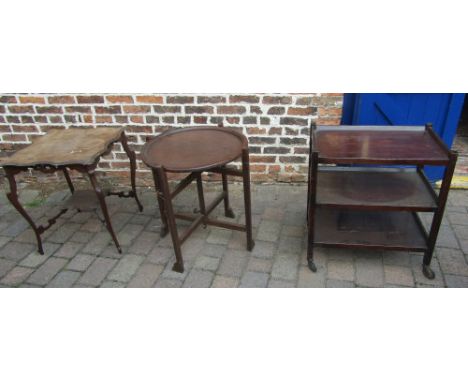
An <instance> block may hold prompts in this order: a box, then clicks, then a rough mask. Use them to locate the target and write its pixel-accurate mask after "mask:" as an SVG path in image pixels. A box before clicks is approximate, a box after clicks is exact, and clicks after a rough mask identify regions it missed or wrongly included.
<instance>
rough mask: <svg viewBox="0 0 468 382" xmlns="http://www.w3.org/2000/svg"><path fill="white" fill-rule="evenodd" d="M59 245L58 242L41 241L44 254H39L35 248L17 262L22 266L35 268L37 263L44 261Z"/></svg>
mask: <svg viewBox="0 0 468 382" xmlns="http://www.w3.org/2000/svg"><path fill="white" fill-rule="evenodd" d="M59 246H60V245H59V244H53V243H43V248H44V255H41V254H39V252H37V249H34V250H33V252H32V253H30V254H29V255H28V256H27V257H25V258H24V259H23V260H22V261H21V262H20V263H19V265H21V266H23V267H30V268H37V267H38V266H39V265H41V264H43V263H45V262H46V261H47V259H48V258H49V257H50V256H52V255H53V254H54V253H55V252H56V250H57V248H58V247H59Z"/></svg>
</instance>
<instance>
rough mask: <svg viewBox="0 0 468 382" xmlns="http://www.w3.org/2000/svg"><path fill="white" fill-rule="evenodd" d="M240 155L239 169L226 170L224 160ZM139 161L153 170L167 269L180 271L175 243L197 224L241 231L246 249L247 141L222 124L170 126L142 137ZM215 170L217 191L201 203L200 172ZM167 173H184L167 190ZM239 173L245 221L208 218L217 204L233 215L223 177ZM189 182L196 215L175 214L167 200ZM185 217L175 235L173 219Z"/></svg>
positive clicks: (249, 233)
mask: <svg viewBox="0 0 468 382" xmlns="http://www.w3.org/2000/svg"><path fill="white" fill-rule="evenodd" d="M239 157H241V158H242V170H235V169H229V168H227V167H225V165H226V164H228V163H229V162H232V161H233V160H235V159H237V158H239ZM142 160H143V162H144V163H145V164H146V165H147V166H149V167H150V168H151V169H152V171H153V177H154V184H155V188H156V193H157V198H158V204H159V210H160V213H161V220H162V224H163V228H162V232H161V236H163V235H165V234H166V233H167V231H169V232H170V234H171V238H172V244H173V246H174V252H175V257H176V262H175V263H174V266H173V268H172V269H173V270H174V271H176V272H184V261H183V258H182V251H181V245H182V244H183V243H184V242H185V241H186V240H187V239H188V238H189V237H190V235H191V234H192V233H193V232H194V231H195V229H197V228H198V226H200V225H201V224H203V225H204V226H206V225H213V226H217V227H221V228H226V229H233V230H237V231H243V232H246V236H247V249H248V250H252V248H253V246H254V242H253V239H252V217H251V205H250V172H249V151H248V141H247V138H245V137H244V136H243V135H242V134H240V133H238V132H236V131H235V130H231V129H226V128H224V127H222V126H221V127H199V128H189V129H183V130H175V131H171V132H168V133H164V134H161V135H159V136H158V137H156V138H154V139H153V140H150V141H147V142H146V144H145V145H144V147H143V150H142ZM204 171H210V172H216V173H220V174H221V178H222V185H223V191H222V192H221V194H219V195H218V196H217V197H216V198H215V199H214V200H213V201H212V202H211V203H210V204H208V205H206V204H205V197H204V193H203V182H202V172H204ZM167 172H189V173H190V174H189V175H188V176H187V177H186V178H184V179H183V180H182V181H180V182H179V184H178V185H177V186H176V187H175V189H174V191H172V192H171V191H170V189H169V183H168V180H167V174H166V173H167ZM228 175H234V176H242V178H243V184H244V204H245V215H246V217H245V225H240V224H236V223H228V222H222V221H219V220H214V219H210V218H209V214H210V213H211V212H212V211H213V210H214V209H215V208H216V206H218V205H219V204H220V203H221V202H223V203H224V213H225V215H226V216H227V217H231V218H232V217H234V213H233V212H232V209H231V206H230V203H229V190H228V181H227V176H228ZM193 180H196V181H197V193H198V204H199V210H198V211H196V212H198V214H197V215H186V214H179V213H175V212H174V209H173V206H172V199H173V198H174V197H176V196H177V195H178V194H179V193H180V192H182V191H183V190H184V189H185V188H186V187H187V186H188V185H189V184H190V183H191V182H192V181H193ZM176 218H177V219H183V220H187V221H191V222H192V223H191V224H190V226H189V227H188V228H187V229H186V230H185V231H184V232H183V233H182V234H181V235H180V236H179V233H178V231H177V225H176V220H175V219H176Z"/></svg>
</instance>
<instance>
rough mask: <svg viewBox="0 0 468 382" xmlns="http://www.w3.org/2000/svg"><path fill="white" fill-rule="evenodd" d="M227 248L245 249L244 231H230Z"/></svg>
mask: <svg viewBox="0 0 468 382" xmlns="http://www.w3.org/2000/svg"><path fill="white" fill-rule="evenodd" d="M227 247H228V248H229V249H245V248H247V239H246V235H245V232H238V231H234V232H232V235H231V239H230V240H229V243H228V245H227Z"/></svg>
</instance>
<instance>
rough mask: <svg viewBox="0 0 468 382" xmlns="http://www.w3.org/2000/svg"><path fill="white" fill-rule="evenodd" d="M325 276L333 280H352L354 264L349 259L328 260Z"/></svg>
mask: <svg viewBox="0 0 468 382" xmlns="http://www.w3.org/2000/svg"><path fill="white" fill-rule="evenodd" d="M327 270H328V273H327V278H329V279H335V280H345V281H354V264H353V261H352V259H351V261H335V260H330V261H328V265H327Z"/></svg>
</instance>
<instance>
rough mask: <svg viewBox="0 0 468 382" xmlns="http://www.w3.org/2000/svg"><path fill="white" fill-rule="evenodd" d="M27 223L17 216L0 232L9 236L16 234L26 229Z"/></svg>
mask: <svg viewBox="0 0 468 382" xmlns="http://www.w3.org/2000/svg"><path fill="white" fill-rule="evenodd" d="M29 227H30V226H29V223H28V222H27V221H26V220H24V219H23V218H22V217H19V218H18V219H17V220H16V221H14V222H13V223H10V224H9V225H8V228H6V229H4V230H3V231H2V232H1V234H2V236H10V237H15V236H18V235H19V234H20V233H22V232H23V231H25V230H26V229H28V228H29Z"/></svg>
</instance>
